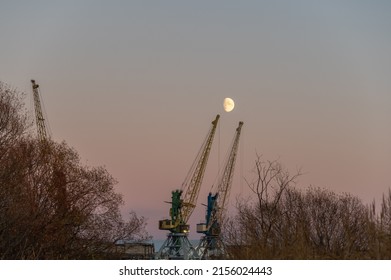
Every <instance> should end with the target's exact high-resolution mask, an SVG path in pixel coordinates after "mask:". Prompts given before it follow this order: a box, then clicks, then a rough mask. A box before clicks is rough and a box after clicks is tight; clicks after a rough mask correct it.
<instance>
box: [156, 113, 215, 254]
mask: <svg viewBox="0 0 391 280" xmlns="http://www.w3.org/2000/svg"><path fill="white" fill-rule="evenodd" d="M219 118H220V115H217V116H216V118H215V119H214V121H212V126H211V128H210V130H209V132H208V134H207V137H206V139H205V140H204V142H203V144H202V146H201V149H200V150H199V152H198V154H197V157H196V159H195V161H194V163H193V165H192V166H191V168H190V170H189V172H188V174H187V176H186V178H185V180H184V182H183V184H182V188H181V189H180V190H175V191H173V192H172V193H171V194H172V196H171V202H170V203H171V209H170V219H165V220H160V221H159V229H160V230H168V231H169V234H168V235H167V239H166V241H165V242H164V243H163V245H162V247H161V248H160V250H159V251H158V253H157V254H156V258H158V259H195V258H199V257H198V255H197V253H196V251H195V249H194V248H193V246H192V245H191V243H190V241H189V240H188V239H187V236H188V233H189V229H190V227H189V225H188V220H189V218H190V216H191V214H192V213H193V210H194V208H195V206H196V202H197V198H198V195H199V192H200V187H201V183H202V180H203V177H204V173H205V169H206V164H207V162H208V158H209V154H210V150H211V147H212V142H213V139H214V135H215V132H216V127H217V123H218V121H219ZM182 195H183V196H182Z"/></svg>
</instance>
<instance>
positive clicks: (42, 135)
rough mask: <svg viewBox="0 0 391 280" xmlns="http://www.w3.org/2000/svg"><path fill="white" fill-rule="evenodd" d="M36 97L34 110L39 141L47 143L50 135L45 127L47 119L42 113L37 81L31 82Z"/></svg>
mask: <svg viewBox="0 0 391 280" xmlns="http://www.w3.org/2000/svg"><path fill="white" fill-rule="evenodd" d="M31 85H32V88H33V96H34V109H35V123H36V125H37V132H38V139H39V140H40V141H41V142H45V141H46V140H47V139H48V135H49V133H48V132H47V128H46V125H45V119H44V117H43V113H42V106H41V99H40V94H39V92H38V88H39V85H38V84H37V83H35V80H31Z"/></svg>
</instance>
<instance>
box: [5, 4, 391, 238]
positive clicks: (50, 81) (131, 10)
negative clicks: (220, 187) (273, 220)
mask: <svg viewBox="0 0 391 280" xmlns="http://www.w3.org/2000/svg"><path fill="white" fill-rule="evenodd" d="M390 14H391V2H390V1H381V0H377V1H369V0H368V1H361V0H356V1H353V0H352V1H349V0H342V1H341V0H330V1H320V0H319V1H312V0H298V1H288V0H286V1H281V0H276V1H232V0H227V1H203V0H200V1H179V0H178V1H170V0H168V1H119V0H114V1H92V0H90V1H75V0H68V1H39V0H38V1H14V0H12V1H8V0H0V35H1V44H0V81H3V82H6V83H8V84H9V85H11V86H13V87H15V88H17V89H18V90H20V91H23V92H25V93H26V94H27V96H28V97H27V101H26V104H27V107H28V109H29V110H31V111H32V110H33V107H32V97H31V95H32V91H31V83H30V79H35V80H36V81H37V83H38V84H40V88H41V96H42V99H43V103H44V107H45V113H46V115H47V121H48V123H49V126H50V129H51V133H52V138H53V139H54V140H56V141H66V142H67V143H68V144H69V145H70V146H72V147H74V148H75V149H76V150H77V151H78V152H79V154H80V156H81V159H82V162H83V163H84V164H87V165H90V166H104V167H106V169H107V170H108V171H109V172H110V173H111V174H112V175H113V177H114V178H116V180H117V181H118V184H117V185H116V190H117V191H118V192H119V193H122V194H123V196H124V202H125V204H124V206H123V209H122V211H123V213H124V214H126V213H127V212H129V211H131V210H134V211H136V213H137V214H139V215H143V216H145V217H146V218H147V222H148V225H147V230H148V231H149V233H150V234H152V235H153V237H154V239H163V238H164V237H165V235H166V233H167V232H164V231H159V230H158V220H160V219H163V218H167V217H168V213H169V207H170V205H169V204H167V203H165V202H164V201H169V200H170V195H171V191H172V190H174V189H177V188H179V187H180V186H181V184H182V182H183V180H184V179H185V177H186V175H187V172H188V169H189V168H190V166H191V164H192V163H193V161H194V159H195V156H196V153H197V152H198V150H199V148H200V146H201V143H202V141H203V140H204V138H205V136H206V134H207V132H208V130H209V128H210V123H211V121H212V120H213V119H214V118H215V116H216V115H217V114H221V118H220V125H219V127H218V129H217V132H216V136H215V141H214V143H213V147H212V151H211V155H210V159H209V162H208V166H207V170H206V173H205V178H204V181H203V185H202V188H201V192H200V195H199V200H198V203H197V204H198V205H197V208H196V210H195V211H194V213H193V215H192V217H191V219H190V225H191V230H192V232H191V234H190V238H192V239H195V238H198V237H199V235H198V234H197V233H195V225H196V223H198V222H201V221H202V220H203V218H204V211H205V209H204V206H202V203H204V204H205V203H206V196H207V194H208V192H209V191H210V190H211V186H212V185H213V184H214V183H215V182H216V177H217V173H218V170H219V167H221V165H222V162H223V159H224V157H225V154H226V153H227V149H228V148H229V145H230V143H231V141H232V138H233V136H234V132H235V129H236V127H237V125H238V122H239V121H243V122H244V125H243V129H242V136H241V140H240V141H241V142H240V149H239V155H238V159H237V165H236V172H235V178H234V182H233V185H232V191H231V197H230V209H234V202H235V198H236V197H237V196H238V195H243V196H246V195H249V194H250V192H249V190H248V187H247V186H246V182H245V179H246V180H248V181H251V180H252V179H253V176H254V174H253V173H252V169H253V166H254V161H255V158H256V155H257V154H259V155H262V158H263V159H264V160H275V159H278V160H279V161H280V162H281V163H282V164H283V165H284V166H285V167H286V168H287V169H288V170H289V171H290V173H291V174H294V173H295V172H296V171H297V170H298V169H299V168H301V170H302V172H303V173H304V175H303V176H301V177H300V180H299V182H298V184H297V187H298V188H300V189H303V190H304V189H306V188H307V187H309V186H310V185H311V186H316V187H321V188H328V189H330V190H332V191H335V192H337V193H343V192H348V193H351V194H353V195H355V196H358V197H359V198H360V199H362V200H363V201H364V202H365V203H370V202H371V201H373V200H374V199H375V200H376V201H377V202H378V203H379V201H380V199H381V196H382V194H383V193H386V192H388V189H389V188H390V187H391V179H390V176H389V175H390V169H391V127H390V120H391V79H390V77H391V51H390V50H391V32H390V30H391V17H390ZM225 97H230V98H232V99H233V100H234V101H235V109H234V110H233V111H232V112H229V113H226V112H224V111H223V100H224V98H225ZM232 211H233V210H232Z"/></svg>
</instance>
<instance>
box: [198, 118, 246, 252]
mask: <svg viewBox="0 0 391 280" xmlns="http://www.w3.org/2000/svg"><path fill="white" fill-rule="evenodd" d="M242 126H243V122H239V126H238V127H237V128H236V132H235V135H234V138H233V141H232V145H231V152H230V153H229V156H228V158H227V160H226V163H225V165H224V166H225V167H224V171H223V172H222V174H221V177H220V178H219V180H218V183H217V191H216V193H215V194H212V193H209V195H208V200H207V205H206V221H205V223H200V224H197V232H198V233H202V234H203V236H202V237H201V239H200V243H199V244H198V246H197V249H196V250H197V255H198V256H199V257H200V259H221V258H224V254H225V252H224V246H223V244H222V242H221V236H220V233H221V222H222V219H223V214H224V210H225V207H226V204H227V201H228V197H229V193H230V190H231V185H232V179H233V174H234V169H235V162H236V156H237V153H238V146H239V138H240V133H241V129H242Z"/></svg>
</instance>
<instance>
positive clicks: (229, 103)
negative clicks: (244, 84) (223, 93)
mask: <svg viewBox="0 0 391 280" xmlns="http://www.w3.org/2000/svg"><path fill="white" fill-rule="evenodd" d="M223 107H224V111H226V112H231V111H232V110H233V109H234V107H235V102H234V101H233V100H232V99H231V98H229V97H227V98H225V99H224V103H223Z"/></svg>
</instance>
